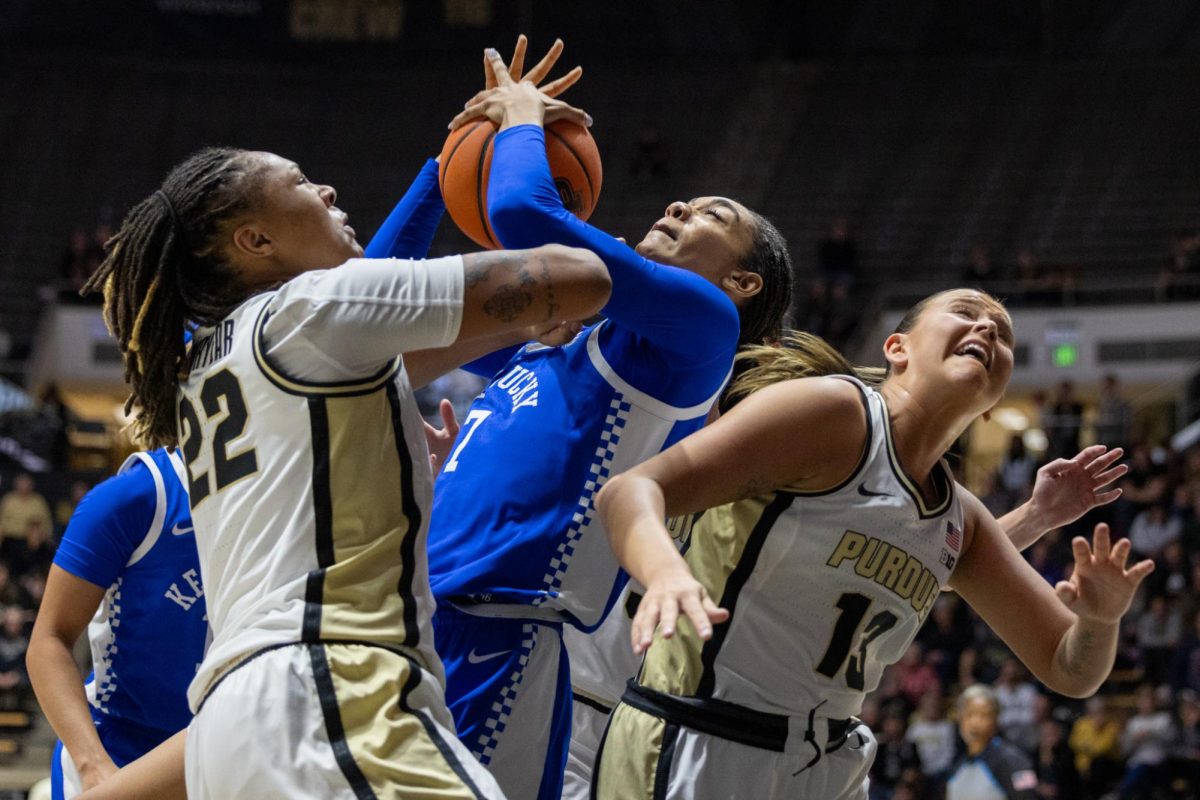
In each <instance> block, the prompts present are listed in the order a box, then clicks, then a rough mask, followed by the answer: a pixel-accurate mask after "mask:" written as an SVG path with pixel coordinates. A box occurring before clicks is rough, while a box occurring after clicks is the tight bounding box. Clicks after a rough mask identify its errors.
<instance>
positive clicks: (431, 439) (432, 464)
mask: <svg viewBox="0 0 1200 800" xmlns="http://www.w3.org/2000/svg"><path fill="white" fill-rule="evenodd" d="M438 412H439V413H440V414H441V416H442V429H441V430H438V429H437V428H435V427H433V426H432V425H430V424H429V423H428V422H424V423H423V424H424V425H425V442H426V443H427V444H428V445H429V471H430V472H432V473H433V476H434V477H435V478H436V477H437V474H438V472H440V471H441V469H442V465H443V464H445V463H446V459H447V458H449V457H450V451H451V449H453V447H454V440H455V439H457V438H458V417H456V416H455V415H454V406H453V405H452V404H451V403H450V401H449V400H447V399H445V398H442V402H441V403H439V404H438Z"/></svg>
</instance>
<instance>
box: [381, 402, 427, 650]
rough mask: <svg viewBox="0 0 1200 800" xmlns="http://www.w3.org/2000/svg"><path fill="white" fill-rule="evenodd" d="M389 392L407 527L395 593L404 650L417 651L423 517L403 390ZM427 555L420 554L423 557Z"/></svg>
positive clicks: (401, 497)
mask: <svg viewBox="0 0 1200 800" xmlns="http://www.w3.org/2000/svg"><path fill="white" fill-rule="evenodd" d="M385 391H386V392H387V399H388V406H389V407H390V408H391V415H392V436H393V437H394V441H395V445H396V456H397V458H399V459H400V487H399V489H400V512H401V513H402V514H404V519H405V521H406V523H407V524H408V530H406V531H405V532H404V538H403V539H402V540H401V542H400V578H399V579H398V580H397V581H396V591H397V592H398V593H399V594H400V598H401V600H402V602H403V603H404V641H403V642H402V644H403V645H404V646H405V647H412V648H415V647H416V646H417V644H418V642H419V639H420V625H419V624H418V623H417V598H416V597H415V596H414V595H413V579H414V577H415V576H416V572H417V564H416V561H417V539H418V538H419V536H420V533H421V524H422V523H423V522H424V518H423V516H422V513H421V505H420V504H419V503H418V502H417V492H416V487H415V486H414V485H413V461H412V453H410V452H409V451H408V442H407V440H406V439H405V438H404V418H403V414H402V407H401V404H400V391H399V390H398V389H397V388H396V384H395V383H389V384H388V385H387V388H386V390H385ZM424 557H425V553H424V552H422V553H421V558H424Z"/></svg>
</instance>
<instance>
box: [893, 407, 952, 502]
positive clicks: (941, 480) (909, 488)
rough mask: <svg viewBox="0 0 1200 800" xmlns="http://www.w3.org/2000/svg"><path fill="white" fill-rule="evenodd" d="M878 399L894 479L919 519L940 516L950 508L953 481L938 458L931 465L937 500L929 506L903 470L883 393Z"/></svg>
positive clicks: (914, 482)
mask: <svg viewBox="0 0 1200 800" xmlns="http://www.w3.org/2000/svg"><path fill="white" fill-rule="evenodd" d="M879 401H880V402H881V403H882V404H883V433H884V439H885V441H886V442H887V453H888V464H889V465H890V466H891V468H892V473H893V474H894V475H895V476H896V480H898V481H899V482H900V485H901V486H902V487H904V491H905V492H907V493H908V495H909V496H910V497H911V498H912V499H913V502H914V503H916V505H917V516H918V517H920V518H921V519H933V518H934V517H940V516H941V515H942V514H945V513H946V512H947V511H949V510H950V506H951V501H952V500H953V499H954V482H953V481H952V480H951V479H950V477H949V476H948V475H947V474H946V466H945V464H943V463H942V462H941V461H940V460H939V461H938V462H937V463H936V464H934V465H933V472H932V475H933V488H934V491H935V492H937V493H938V500H937V502H935V503H934V504H933V506H932V507H930V506H929V505H928V504H927V503H926V502H925V498H924V497H922V496H921V490H920V489H919V488H918V485H917V482H916V481H914V480H913V479H912V477H911V476H910V475H909V474H908V473H907V472H905V471H904V466H903V465H902V464H901V463H900V457H899V456H898V455H896V443H895V440H894V439H893V438H892V418H891V415H890V414H889V413H888V407H887V401H886V400H884V398H883V395H882V394H881V395H879Z"/></svg>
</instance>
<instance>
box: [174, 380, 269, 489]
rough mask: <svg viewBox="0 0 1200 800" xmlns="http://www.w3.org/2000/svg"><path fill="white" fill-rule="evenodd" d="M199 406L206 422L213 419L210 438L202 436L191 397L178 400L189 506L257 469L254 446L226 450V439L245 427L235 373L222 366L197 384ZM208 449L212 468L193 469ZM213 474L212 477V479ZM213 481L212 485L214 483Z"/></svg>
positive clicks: (244, 405)
mask: <svg viewBox="0 0 1200 800" xmlns="http://www.w3.org/2000/svg"><path fill="white" fill-rule="evenodd" d="M200 406H201V410H202V411H203V412H204V421H205V422H206V423H214V422H215V423H216V427H215V428H214V429H213V434H212V438H211V440H206V439H205V438H204V430H203V426H202V424H201V422H200V416H199V414H197V412H196V407H195V406H194V405H193V404H192V401H191V400H189V399H188V398H187V396H184V397H182V398H180V400H179V440H180V448H181V449H182V450H183V459H184V461H185V462H187V473H188V493H189V495H190V499H191V504H192V508H195V507H196V506H198V505H200V503H201V502H202V501H203V500H204V499H205V498H206V497H208V496H209V495H210V494H212V493H213V492H214V491H217V492H219V491H221V490H222V489H224V488H225V487H226V486H229V485H230V484H231V483H234V482H235V481H239V480H241V479H242V478H246V477H249V476H250V475H253V474H254V473H255V472H258V455H257V453H255V451H254V448H253V447H246V448H244V449H242V450H240V451H238V452H236V453H230V452H229V443H230V442H232V441H233V440H234V439H237V438H238V437H239V436H241V435H242V433H243V432H244V431H245V430H246V420H247V418H248V417H249V412H248V411H247V409H246V399H245V397H244V396H243V395H242V385H241V383H239V382H238V379H237V376H236V375H234V374H233V373H232V372H230V371H229V370H228V369H223V370H221V371H220V372H217V373H215V374H213V375H211V376H210V377H208V378H207V379H205V381H204V383H203V385H201V387H200ZM206 445H208V446H209V447H210V449H211V457H210V458H209V459H207V460H208V461H209V462H210V463H211V464H212V470H211V472H209V471H203V472H199V473H198V472H196V464H197V462H198V461H203V460H205V459H204V451H205V446H206ZM214 478H215V481H214ZM214 483H215V486H214Z"/></svg>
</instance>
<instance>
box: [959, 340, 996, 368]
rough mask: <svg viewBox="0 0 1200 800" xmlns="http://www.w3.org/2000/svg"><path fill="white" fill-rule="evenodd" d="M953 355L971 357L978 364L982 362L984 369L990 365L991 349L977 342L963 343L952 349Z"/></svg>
mask: <svg viewBox="0 0 1200 800" xmlns="http://www.w3.org/2000/svg"><path fill="white" fill-rule="evenodd" d="M954 355H956V356H966V357H967V358H973V359H975V360H976V361H978V362H979V363H980V364H983V367H984V369H987V368H989V367H991V365H992V354H991V351H989V350H988V348H987V347H985V346H984V345H982V344H980V343H979V342H966V343H964V344H963V345H962V346H961V347H959V348H958V349H957V350H955V351H954Z"/></svg>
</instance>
